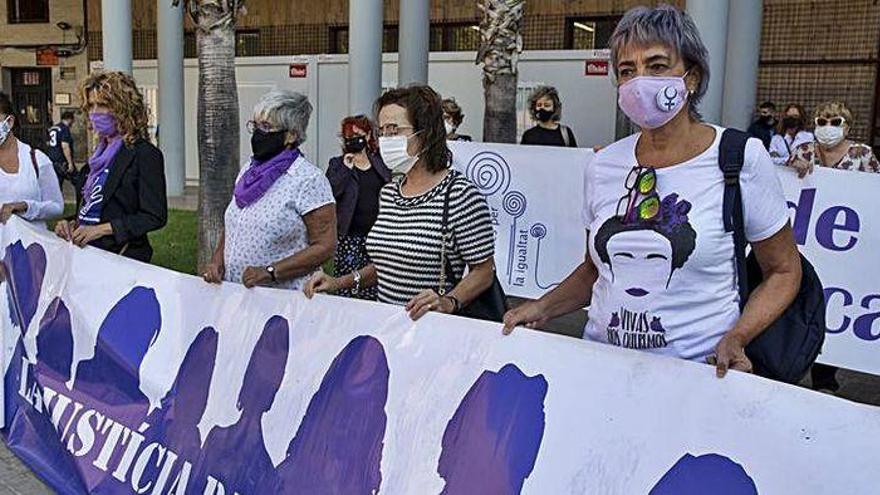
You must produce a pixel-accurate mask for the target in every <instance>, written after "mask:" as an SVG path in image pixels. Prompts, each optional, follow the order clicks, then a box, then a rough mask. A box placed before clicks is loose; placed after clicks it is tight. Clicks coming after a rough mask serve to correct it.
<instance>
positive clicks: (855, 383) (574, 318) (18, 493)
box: [0, 313, 880, 495]
mask: <svg viewBox="0 0 880 495" xmlns="http://www.w3.org/2000/svg"><path fill="white" fill-rule="evenodd" d="M585 321H586V314H585V313H579V314H572V315H569V316H567V317H564V318H560V319H558V320H555V321H553V322H551V323H550V325H548V327H549V328H550V329H552V331H553V332H554V333H560V334H564V335H569V336H578V337H579V336H580V334H581V331H582V329H583V327H584V322H585ZM838 379H839V381H840V383H841V389H840V392H839V393H838V394H837V395H838V396H840V397H844V398H847V399H850V400H854V401H857V402H864V403H867V404H874V405H878V406H880V377H876V376H872V375H866V374H864V373H857V372H854V371H848V370H841V371H840V373H839V374H838ZM805 384H806V382H805ZM44 493H46V494H49V493H52V492H51V490H49V489H48V488H47V487H46V486H45V485H44V484H43V483H42V482H41V481H40V480H39V479H37V478H36V476H34V475H33V474H32V473H31V471H30V470H29V469H28V468H27V467H26V466H25V465H24V464H22V463H21V462H20V461H19V460H18V459H17V458H16V457H15V456H14V455H13V454H12V453H11V452H10V451H9V449H7V448H6V445H5V443H3V442H2V441H0V495H39V494H44Z"/></svg>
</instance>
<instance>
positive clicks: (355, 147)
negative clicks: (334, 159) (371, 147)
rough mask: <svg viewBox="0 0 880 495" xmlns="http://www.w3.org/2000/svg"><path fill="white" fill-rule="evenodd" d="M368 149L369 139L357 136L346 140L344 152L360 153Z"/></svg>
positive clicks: (343, 147)
mask: <svg viewBox="0 0 880 495" xmlns="http://www.w3.org/2000/svg"><path fill="white" fill-rule="evenodd" d="M366 147H367V138H365V137H363V136H355V137H351V138H348V139H346V140H345V142H344V143H343V146H342V150H343V151H345V152H346V153H360V152H361V151H364V148H366Z"/></svg>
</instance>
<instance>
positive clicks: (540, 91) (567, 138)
mask: <svg viewBox="0 0 880 495" xmlns="http://www.w3.org/2000/svg"><path fill="white" fill-rule="evenodd" d="M529 112H530V113H531V115H532V119H533V120H535V122H537V124H536V125H535V127H532V128H531V129H529V130H527V131H526V132H524V133H523V135H522V140H521V141H520V144H536V145H543V146H565V147H568V148H577V140H576V139H575V138H574V133H573V132H572V131H571V129H570V128H569V127H568V126H565V125H562V124H560V123H559V121H560V120H561V119H562V101H561V100H560V99H559V92H557V91H556V88H554V87H551V86H540V87H538V88H537V89H535V91H534V92H532V95H531V96H529Z"/></svg>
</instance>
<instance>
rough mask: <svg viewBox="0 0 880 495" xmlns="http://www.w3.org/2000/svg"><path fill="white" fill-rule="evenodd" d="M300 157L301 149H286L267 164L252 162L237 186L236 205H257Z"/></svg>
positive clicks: (267, 161) (241, 206)
mask: <svg viewBox="0 0 880 495" xmlns="http://www.w3.org/2000/svg"><path fill="white" fill-rule="evenodd" d="M299 155H300V153H299V149H286V150H284V151H282V152H281V153H278V154H277V155H275V157H274V158H270V159H269V160H266V161H265V162H258V161H256V160H251V166H250V168H248V169H247V170H246V171H245V172H244V174H242V176H241V178H240V179H238V182H237V183H236V184H235V204H236V205H238V207H239V208H244V207H246V206H250V205H252V204H253V203H256V202H257V200H258V199H260V198H262V197H263V195H264V194H266V191H268V190H269V188H270V187H272V184H274V183H275V181H276V180H278V178H279V177H281V176H282V175H284V174H285V173H287V170H288V169H289V168H290V166H291V165H293V162H295V161H296V159H297V158H299Z"/></svg>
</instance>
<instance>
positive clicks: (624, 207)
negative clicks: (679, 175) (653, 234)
mask: <svg viewBox="0 0 880 495" xmlns="http://www.w3.org/2000/svg"><path fill="white" fill-rule="evenodd" d="M625 186H626V191H627V192H626V194H624V195H623V196H622V197H621V198H620V200H619V201H618V202H617V216H618V217H619V218H621V219H622V220H623V223H630V222H632V221H634V220H635V219H636V218H638V219H640V220H644V221H650V220H654V219H656V218H657V215H659V214H660V195H659V194H657V172H656V171H655V170H654V169H653V168H651V167H641V166H638V165H637V166H635V167H633V168H632V170H630V172H629V175H627V177H626V183H625ZM640 197H641V199H639V198H640Z"/></svg>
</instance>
